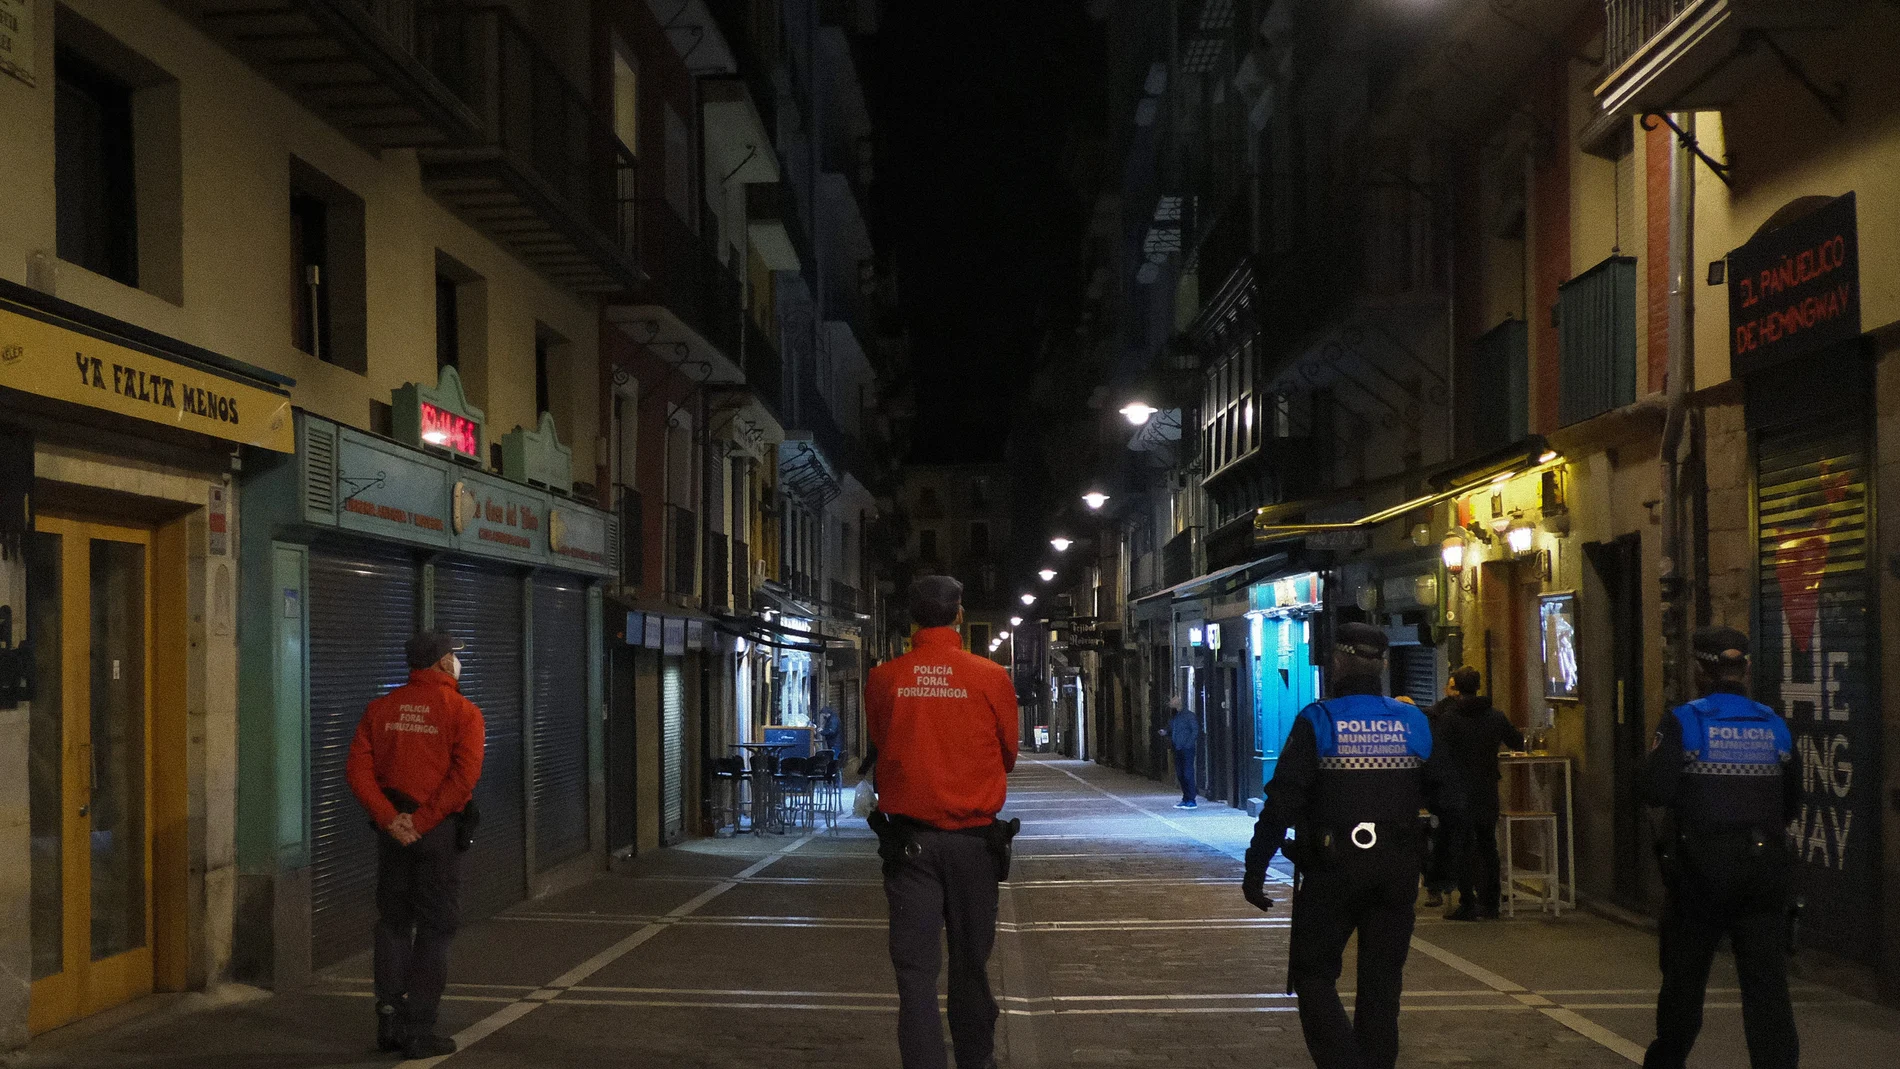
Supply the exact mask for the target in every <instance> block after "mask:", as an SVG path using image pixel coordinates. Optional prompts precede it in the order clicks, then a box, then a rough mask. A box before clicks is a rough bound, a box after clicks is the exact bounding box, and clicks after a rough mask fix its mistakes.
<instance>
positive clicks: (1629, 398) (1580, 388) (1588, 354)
mask: <svg viewBox="0 0 1900 1069" xmlns="http://www.w3.org/2000/svg"><path fill="white" fill-rule="evenodd" d="M1557 325H1558V331H1559V333H1558V379H1559V393H1558V404H1557V410H1558V415H1559V417H1560V419H1561V422H1562V423H1563V425H1564V426H1569V425H1570V424H1572V423H1581V422H1582V421H1584V420H1586V419H1590V418H1591V417H1593V416H1600V415H1602V414H1603V413H1605V412H1609V411H1611V410H1613V409H1618V408H1622V407H1623V406H1624V405H1628V404H1634V403H1635V402H1636V259H1635V258H1634V257H1630V256H1612V257H1610V258H1609V259H1607V260H1605V261H1603V262H1602V263H1600V264H1598V265H1596V266H1595V267H1593V268H1591V269H1590V270H1588V271H1585V272H1584V273H1583V274H1581V275H1578V276H1577V277H1576V278H1573V279H1571V280H1570V281H1569V282H1566V283H1564V284H1563V285H1562V286H1560V287H1559V288H1558V290H1557Z"/></svg>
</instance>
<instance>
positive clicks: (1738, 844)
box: [1643, 627, 1871, 1069]
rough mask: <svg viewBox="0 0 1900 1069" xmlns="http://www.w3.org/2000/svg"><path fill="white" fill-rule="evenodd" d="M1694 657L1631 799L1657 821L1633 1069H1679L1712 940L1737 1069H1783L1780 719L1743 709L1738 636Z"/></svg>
mask: <svg viewBox="0 0 1900 1069" xmlns="http://www.w3.org/2000/svg"><path fill="white" fill-rule="evenodd" d="M1694 647H1695V658H1696V689H1697V690H1698V691H1699V692H1700V693H1701V694H1702V697H1700V698H1698V699H1696V700H1695V701H1692V702H1690V703H1689V704H1687V705H1684V706H1681V707H1679V708H1677V709H1675V710H1674V711H1672V712H1671V714H1670V715H1669V716H1666V717H1664V718H1663V722H1662V726H1661V727H1660V728H1659V729H1658V730H1657V732H1656V747H1655V749H1653V750H1651V751H1650V754H1649V760H1648V762H1647V763H1646V765H1645V766H1644V770H1643V780H1644V782H1643V795H1644V800H1645V801H1647V802H1648V803H1649V804H1651V805H1654V806H1660V807H1662V808H1663V809H1665V810H1666V811H1667V816H1668V827H1667V828H1666V829H1665V830H1664V834H1662V835H1661V836H1659V837H1658V844H1657V853H1658V855H1659V858H1658V860H1659V861H1660V862H1661V864H1662V874H1663V881H1664V884H1665V892H1664V898H1663V915H1662V924H1661V926H1660V935H1661V939H1660V942H1659V948H1660V951H1661V958H1662V972H1663V982H1662V991H1661V993H1660V994H1659V995H1658V996H1657V999H1656V1041H1655V1042H1654V1043H1651V1044H1650V1045H1649V1050H1648V1052H1647V1054H1646V1056H1645V1057H1644V1059H1643V1065H1644V1067H1645V1069H1683V1065H1684V1063H1685V1062H1686V1061H1687V1059H1688V1057H1689V1051H1690V1050H1691V1049H1692V1048H1693V1047H1694V1046H1695V1041H1696V1037H1697V1036H1698V1035H1699V1034H1701V1031H1702V1005H1703V999H1704V996H1705V995H1706V993H1707V989H1708V983H1709V966H1710V965H1711V963H1712V962H1713V961H1714V958H1715V950H1716V947H1717V945H1718V944H1720V943H1721V941H1722V938H1723V937H1724V936H1726V937H1727V938H1728V941H1729V945H1730V947H1731V948H1732V949H1733V950H1734V952H1735V974H1736V979H1737V980H1738V981H1739V982H1740V985H1741V989H1742V1031H1743V1033H1744V1035H1745V1036H1746V1037H1747V1040H1748V1062H1749V1065H1751V1066H1753V1069H1795V1066H1796V1065H1798V1064H1799V1063H1800V1060H1801V1040H1800V1037H1799V1035H1798V1034H1797V1033H1796V1031H1795V1021H1794V1009H1793V1006H1792V1005H1791V1004H1790V1001H1789V997H1788V924H1789V911H1790V909H1791V907H1792V904H1793V901H1794V886H1793V885H1794V858H1793V856H1792V855H1791V854H1790V853H1789V850H1788V844H1787V833H1786V828H1787V825H1788V824H1789V823H1790V822H1791V821H1793V820H1794V818H1795V812H1796V810H1797V809H1798V807H1799V806H1800V802H1801V780H1800V773H1799V770H1798V768H1797V766H1796V763H1795V761H1794V752H1793V751H1794V740H1793V736H1792V735H1791V734H1790V733H1789V731H1788V725H1787V722H1786V721H1785V720H1783V719H1782V717H1781V716H1780V714H1778V713H1776V712H1775V711H1774V710H1772V709H1770V708H1768V707H1767V706H1765V705H1762V704H1760V703H1758V702H1754V701H1751V700H1749V697H1748V692H1747V689H1746V687H1745V686H1744V681H1745V680H1747V678H1748V657H1747V653H1746V650H1747V648H1748V636H1746V635H1744V634H1742V633H1741V632H1739V631H1735V630H1733V629H1731V628H1725V627H1723V628H1703V629H1701V630H1699V631H1697V632H1696V634H1695V640H1694ZM1869 1057H1870V1058H1871V1054H1870V1055H1869ZM1870 1064H1871V1063H1870Z"/></svg>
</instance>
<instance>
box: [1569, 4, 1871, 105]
mask: <svg viewBox="0 0 1900 1069" xmlns="http://www.w3.org/2000/svg"><path fill="white" fill-rule="evenodd" d="M1854 6H1855V5H1854V3H1853V0H1605V2H1604V5H1603V10H1604V21H1605V29H1604V63H1603V71H1604V73H1603V80H1602V82H1601V83H1600V84H1599V85H1598V86H1597V90H1596V95H1597V100H1598V102H1599V103H1601V104H1602V105H1603V109H1604V110H1605V111H1607V112H1609V113H1611V114H1613V115H1636V114H1641V113H1644V112H1651V111H1692V110H1704V109H1716V108H1719V107H1720V106H1721V105H1723V104H1726V103H1728V102H1729V101H1730V100H1732V99H1734V97H1735V96H1736V95H1738V94H1739V93H1740V92H1742V91H1743V90H1744V89H1746V88H1748V87H1749V86H1750V85H1752V84H1755V83H1756V82H1757V80H1758V78H1759V76H1760V75H1761V73H1762V72H1763V71H1764V70H1766V69H1767V68H1769V67H1771V66H1772V65H1773V64H1775V63H1777V62H1781V63H1787V64H1790V65H1792V64H1793V63H1794V61H1793V60H1792V59H1790V58H1789V54H1788V52H1787V51H1786V48H1787V47H1788V41H1787V40H1785V38H1786V37H1787V35H1799V34H1802V33H1808V32H1813V31H1819V30H1829V29H1836V28H1839V27H1840V26H1841V25H1843V24H1844V23H1845V21H1846V19H1847V18H1848V16H1849V15H1851V14H1852V12H1853V9H1854ZM1771 35H1773V36H1771Z"/></svg>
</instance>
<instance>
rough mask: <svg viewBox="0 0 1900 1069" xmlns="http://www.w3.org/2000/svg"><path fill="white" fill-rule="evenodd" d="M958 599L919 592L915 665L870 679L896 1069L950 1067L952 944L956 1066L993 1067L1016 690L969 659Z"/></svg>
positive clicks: (931, 585)
mask: <svg viewBox="0 0 1900 1069" xmlns="http://www.w3.org/2000/svg"><path fill="white" fill-rule="evenodd" d="M962 598H963V587H962V584H960V583H958V582H957V581H956V580H954V579H951V578H949V577H947V576H924V577H923V578H920V579H918V580H917V581H916V582H915V583H913V584H912V585H911V591H910V614H911V620H912V622H913V623H915V624H916V625H917V626H918V627H919V629H920V630H918V631H917V633H916V634H915V635H914V636H912V639H911V652H910V653H908V654H906V655H904V656H903V657H899V658H897V659H896V660H893V661H887V662H885V663H884V664H880V665H878V666H877V667H876V668H873V669H871V672H870V677H869V678H868V679H867V680H866V682H865V687H864V709H865V715H866V721H867V726H868V729H869V731H870V735H871V745H872V747H873V749H874V750H875V752H876V753H877V754H878V762H877V788H878V797H877V811H876V812H874V813H872V814H871V827H872V829H873V830H874V831H876V832H877V835H878V855H879V857H880V858H882V860H883V862H884V895H885V898H886V899H887V900H888V902H889V905H890V953H891V965H892V967H893V968H894V969H895V970H896V972H897V998H898V1008H897V1046H898V1052H899V1054H900V1056H901V1057H902V1062H903V1069H946V1067H947V1065H948V1059H947V1058H946V1057H945V1052H944V1046H943V1016H942V1013H941V1011H939V1009H938V1005H937V979H938V976H939V974H941V972H942V971H943V959H944V950H945V944H946V942H947V944H948V949H949V957H950V983H949V1002H948V1006H947V1007H946V1008H947V1010H948V1013H949V1018H950V1038H951V1042H952V1045H953V1046H954V1048H955V1050H956V1061H957V1065H958V1067H959V1069H993V1067H994V1066H995V1064H996V1061H995V1057H994V1052H995V1041H996V1018H997V1007H996V1000H995V998H994V997H993V996H992V995H991V993H990V984H989V974H988V971H987V968H988V963H989V957H990V951H991V950H992V949H993V947H994V946H995V943H996V909H997V900H998V888H997V885H998V883H999V882H1001V880H1003V879H1004V878H1005V877H1006V875H1007V858H1008V850H1009V837H1010V835H1011V834H1013V830H1014V829H1013V827H1009V828H1008V830H1005V829H1006V826H1005V825H1003V824H1001V823H999V822H998V821H997V819H996V814H997V813H998V812H999V811H1000V810H1001V809H1002V808H1003V801H1004V798H1005V797H1006V795H1007V792H1008V786H1009V779H1008V777H1009V772H1010V770H1011V769H1013V768H1015V767H1016V749H1017V742H1018V738H1017V732H1018V727H1017V723H1018V721H1017V709H1016V688H1015V686H1014V685H1013V684H1012V683H1011V682H1010V678H1009V672H1008V670H1007V669H1005V668H1004V667H1003V666H1002V665H1000V664H997V663H996V662H995V661H992V660H990V659H989V658H987V657H979V656H976V655H974V654H971V653H968V652H965V651H964V649H963V639H962V635H961V633H960V632H959V631H958V630H957V625H958V624H959V623H961V622H962V619H963V606H962ZM1011 825H1014V822H1011Z"/></svg>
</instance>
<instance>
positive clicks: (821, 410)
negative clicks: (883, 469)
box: [787, 366, 865, 478]
mask: <svg viewBox="0 0 1900 1069" xmlns="http://www.w3.org/2000/svg"><path fill="white" fill-rule="evenodd" d="M795 378H796V382H797V385H798V406H797V412H798V417H797V419H796V420H795V421H794V422H796V423H797V424H798V428H797V429H799V430H804V431H809V432H811V438H812V441H813V442H815V443H816V444H817V446H818V448H819V450H820V451H821V452H823V453H824V454H825V457H826V459H828V460H829V461H830V462H831V465H832V467H833V468H836V469H839V470H841V471H846V472H850V473H851V474H853V475H856V476H859V477H860V478H862V477H863V475H864V473H865V466H864V450H863V447H862V444H861V443H860V442H859V440H858V439H857V437H856V436H854V435H852V434H850V433H848V432H846V431H845V429H844V428H843V427H842V426H840V425H839V424H838V421H837V419H836V418H835V417H833V416H832V414H831V405H830V403H829V402H827V401H826V400H825V397H824V395H823V394H821V393H820V392H819V391H818V379H817V375H816V373H815V372H814V371H813V369H812V368H811V367H810V366H806V367H802V368H800V369H798V374H797V376H796V377H795ZM787 429H788V430H790V429H791V428H789V427H788V428H787Z"/></svg>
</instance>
